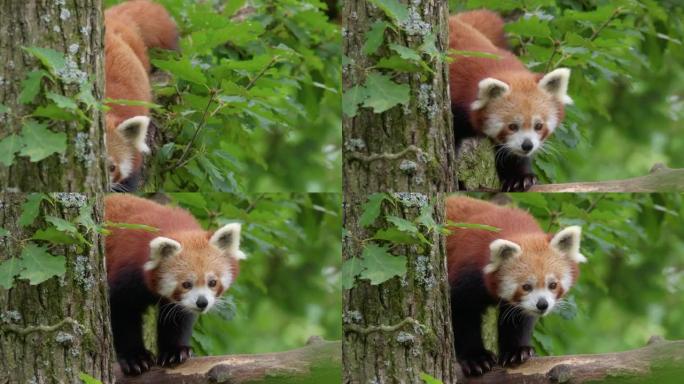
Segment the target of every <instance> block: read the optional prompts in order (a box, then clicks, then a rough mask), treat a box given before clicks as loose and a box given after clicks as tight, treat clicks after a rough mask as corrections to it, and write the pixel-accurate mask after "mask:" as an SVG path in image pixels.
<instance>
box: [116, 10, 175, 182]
mask: <svg viewBox="0 0 684 384" xmlns="http://www.w3.org/2000/svg"><path fill="white" fill-rule="evenodd" d="M177 46H178V29H177V27H176V24H175V22H174V21H173V19H172V18H171V16H170V15H169V13H168V12H167V11H166V10H165V9H164V7H162V6H161V5H159V4H156V3H153V2H151V1H147V0H135V1H129V2H126V3H122V4H120V5H117V6H115V7H112V8H110V9H108V10H107V11H105V97H107V98H110V99H124V100H139V101H146V102H150V101H152V93H151V88H150V81H149V77H148V72H149V70H150V62H149V58H148V56H147V50H148V49H150V48H154V47H158V48H166V49H176V48H177ZM107 105H108V106H109V107H110V108H111V109H110V110H109V111H108V112H107V118H106V127H107V153H108V154H109V156H110V157H111V158H112V160H113V162H114V164H115V165H119V164H121V162H122V161H124V160H125V159H130V160H132V163H133V169H140V168H141V167H142V154H141V153H140V152H139V151H138V150H136V149H135V148H133V147H132V145H131V144H130V142H127V141H126V140H124V139H122V138H121V137H120V136H119V135H118V134H117V133H116V127H117V126H118V125H119V124H121V123H122V122H123V121H124V120H126V119H129V118H131V117H135V116H148V115H149V109H148V108H147V107H144V106H131V105H119V104H111V103H109V104H107ZM118 172H119V169H117V170H116V171H115V173H114V174H113V175H112V180H114V181H115V182H118V181H120V180H119V179H120V178H121V175H120V174H119V173H118Z"/></svg>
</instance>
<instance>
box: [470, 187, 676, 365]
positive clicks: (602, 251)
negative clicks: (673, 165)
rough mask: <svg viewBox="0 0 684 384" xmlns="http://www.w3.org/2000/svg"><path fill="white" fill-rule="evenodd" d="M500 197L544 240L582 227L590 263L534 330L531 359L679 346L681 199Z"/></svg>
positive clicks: (662, 196)
mask: <svg viewBox="0 0 684 384" xmlns="http://www.w3.org/2000/svg"><path fill="white" fill-rule="evenodd" d="M480 196H482V195H480ZM507 196H510V197H511V198H512V199H513V201H514V202H515V204H517V205H518V206H519V207H521V208H524V209H527V210H529V211H530V213H532V215H533V216H534V217H535V218H536V219H537V220H538V221H539V223H540V225H541V227H542V228H543V229H544V230H546V231H548V232H551V233H553V232H556V231H558V230H560V229H561V228H563V227H566V226H569V225H580V226H582V245H581V250H582V254H583V255H585V256H586V257H587V259H588V260H589V261H588V262H587V263H586V264H582V265H581V266H580V276H579V280H578V281H577V283H576V285H575V286H574V287H573V288H572V289H571V290H570V292H569V295H568V296H567V298H568V303H567V305H565V306H563V307H565V308H563V310H562V311H560V312H559V314H560V316H557V315H550V316H547V317H544V318H542V320H541V321H540V323H539V324H538V325H537V327H536V329H535V333H534V340H535V343H536V346H537V351H538V352H540V353H541V354H554V355H564V354H576V353H602V352H614V351H622V350H626V349H633V348H638V347H642V346H644V345H645V344H646V341H647V340H648V339H649V337H650V336H652V335H660V336H663V337H665V338H666V339H682V338H684V328H682V326H681V325H682V324H683V323H684V226H683V225H682V219H683V218H684V200H683V199H682V195H680V194H620V193H612V194H538V193H519V194H508V195H507ZM598 340H600V342H597V341H598Z"/></svg>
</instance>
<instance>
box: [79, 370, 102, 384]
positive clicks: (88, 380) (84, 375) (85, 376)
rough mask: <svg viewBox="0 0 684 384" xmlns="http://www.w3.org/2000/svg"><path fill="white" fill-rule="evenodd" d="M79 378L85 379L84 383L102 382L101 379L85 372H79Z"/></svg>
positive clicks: (95, 383) (94, 383)
mask: <svg viewBox="0 0 684 384" xmlns="http://www.w3.org/2000/svg"><path fill="white" fill-rule="evenodd" d="M78 378H79V379H81V380H82V381H83V384H102V382H101V381H100V380H98V379H96V378H94V377H92V376H90V375H88V374H87V373H85V372H81V373H79V374H78Z"/></svg>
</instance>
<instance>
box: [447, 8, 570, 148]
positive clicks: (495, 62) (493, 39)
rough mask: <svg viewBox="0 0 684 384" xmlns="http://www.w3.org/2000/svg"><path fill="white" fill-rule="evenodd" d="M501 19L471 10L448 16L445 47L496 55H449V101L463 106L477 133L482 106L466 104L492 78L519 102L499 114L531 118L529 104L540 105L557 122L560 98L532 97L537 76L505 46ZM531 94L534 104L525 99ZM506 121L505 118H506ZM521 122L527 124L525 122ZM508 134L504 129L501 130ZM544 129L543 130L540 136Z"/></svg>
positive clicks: (561, 108) (559, 118) (488, 13)
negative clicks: (479, 86) (543, 98)
mask: <svg viewBox="0 0 684 384" xmlns="http://www.w3.org/2000/svg"><path fill="white" fill-rule="evenodd" d="M503 25H504V21H503V20H502V19H501V17H500V16H499V15H497V14H496V13H494V12H490V11H484V10H480V11H471V12H465V13H461V14H457V15H454V16H451V17H449V48H450V49H454V50H462V51H477V52H484V53H490V54H493V55H496V56H497V57H498V58H485V57H467V56H461V55H452V57H453V58H454V60H455V61H454V62H453V63H452V64H451V65H449V82H450V92H451V102H452V104H455V105H460V106H463V107H464V108H467V110H468V111H469V115H470V121H471V123H472V125H473V128H474V129H475V130H476V131H478V132H481V130H482V126H483V119H484V117H485V113H486V112H488V111H486V109H485V108H483V109H478V110H476V111H472V110H471V109H470V105H471V104H472V103H473V102H474V101H475V100H477V95H478V83H479V82H480V80H482V79H485V78H488V77H492V78H495V79H497V80H501V81H503V82H504V83H506V84H508V85H509V86H510V87H511V97H513V98H516V99H518V100H519V102H516V103H514V105H515V106H516V107H517V108H520V109H521V110H515V111H500V114H501V115H504V116H505V115H509V114H510V115H512V114H514V113H515V114H519V113H522V114H523V115H525V116H526V117H527V118H528V119H531V118H532V116H531V114H532V112H531V111H532V109H533V106H536V107H538V106H539V104H540V103H541V104H544V105H545V106H546V109H547V110H549V111H551V110H554V111H555V110H557V111H558V112H557V117H558V121H562V120H563V116H564V109H563V104H562V102H560V101H550V100H549V101H546V100H542V101H540V100H539V99H540V97H541V96H538V95H537V96H535V94H538V93H539V92H540V91H539V89H538V81H539V80H540V78H541V76H540V75H539V74H536V73H533V72H531V71H529V70H528V69H527V68H526V67H525V65H524V64H523V63H522V62H521V61H520V60H519V59H518V58H517V57H516V56H515V55H514V54H513V53H511V52H509V51H508V50H507V49H505V48H506V39H505V36H504V34H503ZM532 97H535V98H536V99H537V100H535V101H536V102H535V103H532V102H531V101H532V100H529V101H528V100H526V98H532ZM506 120H507V119H506ZM524 125H531V123H530V122H529V121H525V124H524ZM501 134H502V135H506V134H508V133H507V131H506V130H504V132H502V133H501ZM547 135H548V132H545V133H544V137H546V136H547Z"/></svg>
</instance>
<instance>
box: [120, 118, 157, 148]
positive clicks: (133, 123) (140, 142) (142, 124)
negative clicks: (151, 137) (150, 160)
mask: <svg viewBox="0 0 684 384" xmlns="http://www.w3.org/2000/svg"><path fill="white" fill-rule="evenodd" d="M149 125H150V118H149V117H147V116H135V117H131V118H130V119H127V120H124V121H123V122H122V123H121V124H119V125H118V126H117V127H116V132H117V133H118V134H119V136H121V137H122V138H123V139H124V140H126V141H127V142H129V143H131V144H133V146H134V147H135V148H136V149H137V150H138V151H140V152H142V153H150V147H148V146H147V144H146V143H145V139H146V138H147V127H149Z"/></svg>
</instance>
